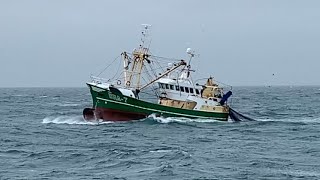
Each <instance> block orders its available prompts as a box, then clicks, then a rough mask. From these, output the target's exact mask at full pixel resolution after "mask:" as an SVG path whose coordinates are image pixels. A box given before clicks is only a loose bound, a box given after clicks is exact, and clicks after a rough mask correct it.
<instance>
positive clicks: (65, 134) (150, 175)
mask: <svg viewBox="0 0 320 180" xmlns="http://www.w3.org/2000/svg"><path fill="white" fill-rule="evenodd" d="M90 106H91V97H90V94H89V91H88V89H87V88H9V89H0V179H1V180H2V179H139V180H140V179H320V87H235V88H234V97H233V100H232V107H234V109H236V110H238V111H240V112H242V113H243V114H246V115H248V116H250V117H252V118H254V119H256V121H254V122H240V123H234V122H219V121H214V120H205V121H204V122H201V121H202V120H199V119H194V120H192V119H184V118H161V117H159V118H156V117H149V118H147V119H145V120H141V121H136V122H124V123H97V122H96V123H88V122H85V121H84V120H83V119H82V110H83V108H85V107H90Z"/></svg>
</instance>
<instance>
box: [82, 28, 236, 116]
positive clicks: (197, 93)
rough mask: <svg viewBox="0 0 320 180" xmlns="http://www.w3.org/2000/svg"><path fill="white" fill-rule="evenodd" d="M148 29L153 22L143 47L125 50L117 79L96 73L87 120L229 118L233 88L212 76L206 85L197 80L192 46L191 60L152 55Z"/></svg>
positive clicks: (92, 83) (145, 33) (146, 29)
mask: <svg viewBox="0 0 320 180" xmlns="http://www.w3.org/2000/svg"><path fill="white" fill-rule="evenodd" d="M149 30H150V25H144V28H143V31H142V38H141V44H140V45H139V46H138V48H136V49H134V50H133V52H132V53H128V52H123V53H122V54H121V57H122V61H123V69H122V71H121V73H120V74H119V76H118V77H116V78H113V79H103V78H100V77H91V78H92V81H91V82H88V83H87V85H88V87H89V88H90V92H91V95H92V100H93V107H92V108H85V109H84V110H83V116H84V118H85V119H86V120H93V119H102V120H105V121H129V120H138V119H143V118H146V117H148V116H149V115H151V114H155V115H157V116H163V117H187V118H205V119H208V118H210V119H216V120H221V121H227V120H228V118H229V114H230V112H231V111H230V107H229V106H228V98H229V97H230V96H231V95H232V92H231V91H228V92H227V93H224V89H223V87H221V86H220V85H219V84H218V83H217V82H216V81H215V80H214V78H213V77H208V78H205V79H202V80H204V82H203V83H201V82H200V81H195V82H194V81H193V78H192V73H194V72H195V70H193V69H191V61H192V59H193V58H194V56H195V53H194V51H192V50H191V49H190V48H188V49H187V54H188V55H189V60H188V61H186V60H177V59H169V58H164V57H159V56H154V55H152V54H151V53H150V50H149V47H150V42H151V40H150V37H149ZM152 97H153V98H152Z"/></svg>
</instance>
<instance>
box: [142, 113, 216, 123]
mask: <svg viewBox="0 0 320 180" xmlns="http://www.w3.org/2000/svg"><path fill="white" fill-rule="evenodd" d="M148 118H151V119H153V120H155V121H157V122H159V123H164V124H168V123H172V122H179V123H188V122H199V123H212V122H222V121H219V120H214V119H190V118H185V117H162V116H156V115H155V114H151V115H149V116H148Z"/></svg>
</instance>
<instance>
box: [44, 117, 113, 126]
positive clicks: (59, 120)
mask: <svg viewBox="0 0 320 180" xmlns="http://www.w3.org/2000/svg"><path fill="white" fill-rule="evenodd" d="M42 123H44V124H49V123H53V124H81V125H99V124H109V123H113V122H106V121H102V120H97V121H86V120H84V119H83V117H82V116H58V117H52V116H51V117H45V118H44V119H43V120H42Z"/></svg>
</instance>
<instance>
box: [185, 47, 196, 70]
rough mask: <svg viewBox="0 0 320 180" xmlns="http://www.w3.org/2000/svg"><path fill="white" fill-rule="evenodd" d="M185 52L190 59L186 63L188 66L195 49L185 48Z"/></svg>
mask: <svg viewBox="0 0 320 180" xmlns="http://www.w3.org/2000/svg"><path fill="white" fill-rule="evenodd" d="M186 52H187V54H189V55H190V59H189V63H188V65H189V66H190V63H191V59H192V58H193V57H194V55H195V54H194V53H195V51H194V50H192V49H191V48H187V51H186Z"/></svg>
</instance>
